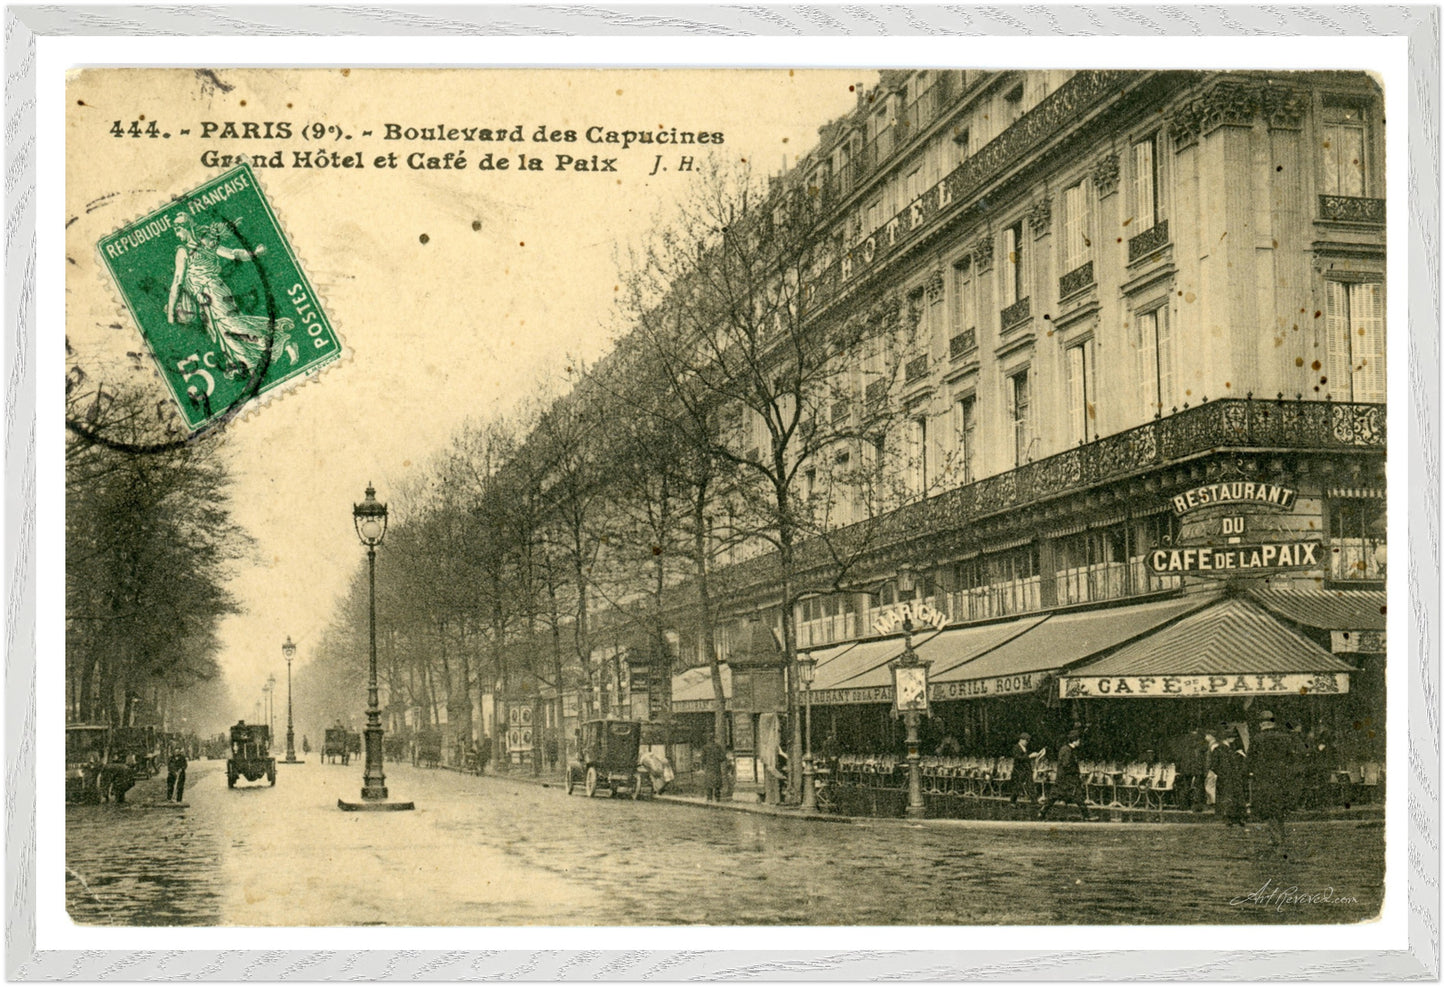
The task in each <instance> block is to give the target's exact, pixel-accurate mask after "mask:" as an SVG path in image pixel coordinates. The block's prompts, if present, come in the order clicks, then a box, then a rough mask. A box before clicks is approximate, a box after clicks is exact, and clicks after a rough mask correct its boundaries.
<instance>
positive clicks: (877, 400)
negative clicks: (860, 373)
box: [863, 380, 888, 411]
mask: <svg viewBox="0 0 1445 987" xmlns="http://www.w3.org/2000/svg"><path fill="white" fill-rule="evenodd" d="M887 399H888V381H886V380H874V381H869V382H868V386H867V387H866V388H864V389H863V403H864V404H866V405H867V406H868V409H869V410H870V411H874V410H877V407H878V405H880V404H882V403H883V402H884V401H886V400H887Z"/></svg>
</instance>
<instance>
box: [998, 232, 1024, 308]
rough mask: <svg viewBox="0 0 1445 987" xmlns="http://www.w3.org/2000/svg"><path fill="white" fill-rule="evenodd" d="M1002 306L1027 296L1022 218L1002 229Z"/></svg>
mask: <svg viewBox="0 0 1445 987" xmlns="http://www.w3.org/2000/svg"><path fill="white" fill-rule="evenodd" d="M1003 248H1004V262H1003V264H1002V265H1001V266H1002V268H1003V272H1002V273H1003V307H1004V308H1008V307H1009V306H1010V305H1012V304H1013V303H1014V302H1016V301H1018V300H1019V299H1020V298H1026V297H1028V293H1029V292H1028V287H1027V285H1028V257H1027V255H1026V254H1025V237H1024V224H1023V220H1020V221H1019V222H1017V223H1015V224H1014V225H1012V226H1010V227H1009V228H1008V229H1006V230H1004V231H1003Z"/></svg>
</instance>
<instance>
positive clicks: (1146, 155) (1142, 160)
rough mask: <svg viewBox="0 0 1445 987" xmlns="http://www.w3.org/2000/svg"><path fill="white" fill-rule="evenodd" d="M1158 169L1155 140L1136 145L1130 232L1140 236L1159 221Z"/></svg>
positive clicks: (1140, 142) (1143, 141)
mask: <svg viewBox="0 0 1445 987" xmlns="http://www.w3.org/2000/svg"><path fill="white" fill-rule="evenodd" d="M1158 177H1159V175H1158V168H1157V164H1156V162H1155V160H1154V138H1153V137H1150V138H1148V139H1147V140H1142V141H1139V143H1137V144H1135V145H1134V171H1133V174H1132V176H1131V179H1132V181H1131V189H1132V194H1131V195H1130V202H1129V206H1130V215H1131V216H1132V217H1133V222H1132V223H1130V224H1129V228H1130V230H1131V231H1132V232H1133V233H1134V234H1135V235H1138V234H1140V233H1143V232H1144V231H1145V230H1150V229H1153V228H1154V224H1155V223H1157V222H1158V221H1159V203H1158V188H1159V185H1158Z"/></svg>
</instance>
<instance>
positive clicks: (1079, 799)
mask: <svg viewBox="0 0 1445 987" xmlns="http://www.w3.org/2000/svg"><path fill="white" fill-rule="evenodd" d="M1082 741H1083V734H1081V733H1080V732H1079V731H1078V730H1071V731H1069V742H1068V743H1067V744H1065V745H1064V746H1063V747H1062V748H1060V749H1059V761H1058V764H1057V765H1056V766H1055V768H1056V770H1055V773H1054V788H1053V791H1051V792H1049V794H1048V795H1046V796H1044V804H1043V807H1042V808H1041V809H1039V818H1040V819H1047V818H1048V817H1049V809H1051V808H1052V807H1053V805H1054V803H1055V802H1064V803H1069V802H1072V803H1073V804H1074V805H1077V806H1078V807H1079V816H1080V818H1081V819H1083V820H1084V822H1088V821H1089V818H1090V817H1089V807H1088V804H1087V802H1086V800H1085V793H1084V775H1083V772H1082V771H1081V770H1080V768H1079V755H1078V746H1079V744H1080V743H1081V742H1082Z"/></svg>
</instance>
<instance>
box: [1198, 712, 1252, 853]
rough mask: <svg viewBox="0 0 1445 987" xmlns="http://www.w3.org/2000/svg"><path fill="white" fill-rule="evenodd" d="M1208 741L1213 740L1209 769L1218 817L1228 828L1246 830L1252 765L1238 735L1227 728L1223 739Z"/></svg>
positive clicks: (1221, 735)
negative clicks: (1245, 756) (1240, 744)
mask: <svg viewBox="0 0 1445 987" xmlns="http://www.w3.org/2000/svg"><path fill="white" fill-rule="evenodd" d="M1221 738H1222V739H1221ZM1207 739H1208V740H1210V741H1211V744H1210V748H1209V770H1210V771H1212V772H1214V814H1215V816H1217V817H1218V818H1219V821H1220V822H1222V823H1224V825H1225V828H1228V827H1230V826H1238V827H1240V828H1241V829H1243V828H1244V814H1245V809H1246V803H1247V798H1246V788H1247V786H1246V781H1247V779H1248V777H1249V766H1248V765H1247V764H1246V763H1245V759H1244V751H1243V750H1241V749H1240V748H1239V738H1238V735H1236V734H1235V733H1234V730H1233V728H1229V727H1226V728H1224V729H1221V730H1220V737H1215V736H1214V735H1207Z"/></svg>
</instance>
